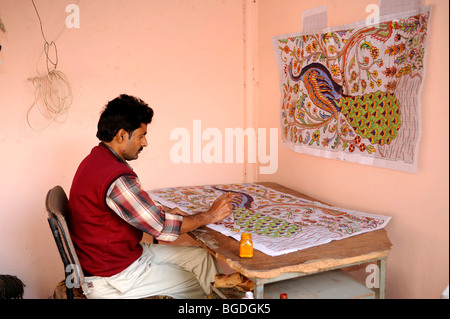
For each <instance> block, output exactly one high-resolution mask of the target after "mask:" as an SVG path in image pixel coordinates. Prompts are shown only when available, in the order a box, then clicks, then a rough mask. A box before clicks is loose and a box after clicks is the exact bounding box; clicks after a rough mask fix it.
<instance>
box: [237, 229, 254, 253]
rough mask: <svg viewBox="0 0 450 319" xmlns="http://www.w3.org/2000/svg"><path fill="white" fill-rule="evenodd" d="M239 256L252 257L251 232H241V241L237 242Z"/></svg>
mask: <svg viewBox="0 0 450 319" xmlns="http://www.w3.org/2000/svg"><path fill="white" fill-rule="evenodd" d="M239 257H241V258H252V257H253V241H252V234H250V233H242V235H241V241H240V242H239Z"/></svg>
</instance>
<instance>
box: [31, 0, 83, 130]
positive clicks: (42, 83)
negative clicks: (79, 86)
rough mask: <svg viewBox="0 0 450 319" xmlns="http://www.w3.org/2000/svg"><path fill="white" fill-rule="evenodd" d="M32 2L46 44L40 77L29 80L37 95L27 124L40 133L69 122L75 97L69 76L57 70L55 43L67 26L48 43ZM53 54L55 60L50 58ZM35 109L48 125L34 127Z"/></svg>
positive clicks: (37, 64) (37, 68) (37, 69)
mask: <svg viewBox="0 0 450 319" xmlns="http://www.w3.org/2000/svg"><path fill="white" fill-rule="evenodd" d="M31 2H32V4H33V7H34V9H35V11H36V14H37V17H38V19H39V24H40V27H41V34H42V37H43V38H44V41H45V43H44V50H43V51H42V53H41V55H40V56H39V58H38V61H37V63H36V71H37V73H38V76H35V77H33V78H29V79H28V80H30V81H31V82H32V83H33V85H34V87H35V93H34V102H33V104H32V105H31V107H30V108H29V109H28V112H27V122H28V125H29V126H30V128H32V129H33V130H35V131H40V130H43V129H45V128H46V127H47V126H49V125H50V124H51V123H52V122H58V123H64V122H65V121H66V120H67V115H68V111H69V108H70V106H71V104H72V100H73V96H72V89H71V87H70V83H69V81H68V79H67V76H66V75H65V74H64V73H63V72H61V71H59V70H57V66H58V50H57V48H56V43H55V41H56V40H58V38H59V37H60V36H61V34H62V33H63V31H64V30H65V28H66V26H64V27H63V29H62V30H61V32H60V33H59V34H58V36H57V37H56V38H55V40H53V41H51V42H48V41H47V39H46V37H45V34H44V29H43V26H42V20H41V17H40V16H39V12H38V10H37V8H36V5H35V3H34V0H31ZM78 2H79V1H78ZM51 53H52V55H53V58H51V57H50V55H51ZM43 55H45V63H46V67H47V72H46V74H41V73H40V72H39V62H40V60H41V58H42V56H43ZM35 108H37V109H38V110H39V112H40V113H41V114H42V115H43V116H44V117H45V118H47V119H48V121H47V123H46V124H45V125H43V126H41V127H39V128H36V127H34V126H33V125H32V124H31V122H30V112H31V111H32V110H33V109H35Z"/></svg>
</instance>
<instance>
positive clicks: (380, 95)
mask: <svg viewBox="0 0 450 319" xmlns="http://www.w3.org/2000/svg"><path fill="white" fill-rule="evenodd" d="M289 76H290V78H291V79H292V80H294V81H296V82H298V81H302V82H303V84H304V86H305V88H306V90H307V92H308V95H309V98H310V99H311V101H312V103H314V105H315V106H317V107H319V108H320V109H322V110H324V111H325V112H326V115H325V116H328V117H330V116H332V117H334V118H335V119H336V120H337V119H338V115H339V113H341V114H343V115H344V116H345V118H346V119H347V122H348V123H349V125H350V126H352V127H353V129H354V130H355V132H356V133H357V134H359V135H360V136H361V137H362V138H366V139H368V140H369V141H370V143H371V144H379V145H386V144H390V143H391V142H392V140H394V139H395V138H396V137H397V134H398V130H399V129H400V126H401V118H400V115H401V111H400V103H399V101H398V99H397V98H396V96H395V95H394V94H393V93H390V92H382V91H376V92H374V93H368V94H364V95H358V96H350V95H346V94H344V93H343V89H342V86H341V85H339V84H338V83H336V82H335V81H334V80H333V78H332V76H331V74H330V72H329V71H328V70H327V68H326V67H325V66H323V65H322V64H320V63H311V64H309V65H307V66H305V67H304V68H302V70H301V72H300V74H299V75H297V76H296V75H294V74H293V72H292V61H291V63H290V64H289ZM322 116H324V115H322Z"/></svg>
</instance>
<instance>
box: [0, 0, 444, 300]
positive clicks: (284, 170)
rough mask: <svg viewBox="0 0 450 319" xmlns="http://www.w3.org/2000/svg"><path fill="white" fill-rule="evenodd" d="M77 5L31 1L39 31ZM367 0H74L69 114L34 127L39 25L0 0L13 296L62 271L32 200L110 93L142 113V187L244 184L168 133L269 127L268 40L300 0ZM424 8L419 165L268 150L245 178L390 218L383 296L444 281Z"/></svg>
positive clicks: (32, 294) (23, 8) (293, 21)
mask: <svg viewBox="0 0 450 319" xmlns="http://www.w3.org/2000/svg"><path fill="white" fill-rule="evenodd" d="M77 1H78V0H72V1H71V0H63V1H62V0H35V3H36V5H37V7H38V9H39V13H40V15H41V18H42V21H43V24H44V31H45V34H46V37H47V38H48V39H49V40H52V39H54V38H55V37H56V36H57V35H58V34H59V32H60V31H61V30H62V28H63V27H64V22H65V19H66V17H67V16H68V15H69V13H66V12H65V8H66V6H67V5H68V4H71V3H76V2H77ZM372 2H373V1H372ZM369 3H370V1H359V0H358V1H356V0H354V1H353V0H345V1H344V0H340V1H325V0H317V1H314V3H312V2H310V4H308V2H305V1H294V0H276V1H275V0H260V1H255V2H254V1H253V0H242V1H238V0H229V1H222V0H184V1H181V0H179V1H176V0H170V1H156V0H146V1H138V0H109V1H102V0H89V1H86V0H81V2H80V3H79V8H80V28H78V29H65V30H64V32H63V33H62V34H61V36H60V38H59V39H58V40H57V46H58V53H59V65H58V69H59V70H60V71H62V72H64V73H65V74H66V75H67V76H68V78H69V80H70V83H71V85H72V89H73V94H74V101H73V104H72V107H71V109H70V111H69V116H68V119H67V121H66V122H65V123H64V124H55V123H54V124H52V125H50V126H49V127H48V128H47V129H45V130H43V131H40V132H35V131H33V130H31V129H30V128H29V127H28V125H27V122H26V113H27V110H28V108H29V107H30V105H31V104H32V102H33V94H34V89H33V86H32V85H31V83H30V82H29V81H27V79H28V78H29V77H33V76H36V75H37V74H36V62H37V59H38V57H39V55H40V53H41V50H42V45H43V39H42V36H41V34H40V30H39V23H38V20H37V17H36V14H35V12H34V8H33V6H32V4H31V1H27V0H18V1H12V0H0V17H1V18H2V20H3V22H4V23H5V26H6V28H7V30H8V33H7V34H6V35H4V34H1V33H0V44H1V45H2V47H3V48H2V51H1V52H0V61H2V64H0V109H1V110H2V116H1V117H0V127H1V132H2V134H1V135H0V147H1V152H2V153H1V154H2V156H1V165H0V181H1V183H0V273H1V274H13V275H17V276H18V277H19V278H21V279H22V280H23V281H24V282H25V284H26V285H27V287H26V289H25V297H26V298H47V297H48V296H49V295H50V294H51V293H52V291H53V288H54V286H55V284H56V283H57V282H58V281H59V280H61V279H62V277H63V273H62V264H61V262H60V260H59V256H58V254H57V251H56V247H55V244H54V242H53V238H52V237H51V235H50V232H49V228H48V225H47V221H46V212H45V210H44V198H45V195H46V193H47V191H48V189H50V188H51V187H52V186H54V185H56V184H60V185H61V186H63V187H64V188H65V189H66V191H68V190H69V188H70V183H71V180H72V177H73V174H74V173H75V170H76V167H77V166H78V164H79V162H80V161H81V160H82V158H83V157H84V156H85V155H86V154H87V153H88V152H89V150H90V149H91V147H92V146H94V145H95V144H96V143H97V142H98V141H97V139H96V137H95V132H96V124H97V120H98V115H99V112H100V110H101V109H102V107H103V105H104V104H105V103H106V102H107V101H108V100H109V99H112V98H114V97H115V96H117V95H118V94H120V93H129V94H133V95H136V96H138V97H140V98H142V99H144V100H145V101H147V102H148V103H149V104H150V105H151V106H152V107H153V108H154V110H155V113H156V115H155V118H154V122H153V123H152V125H151V126H150V130H149V143H150V146H149V147H148V148H147V149H146V150H145V151H144V152H143V153H141V156H140V159H139V160H138V161H136V162H133V163H132V166H133V167H134V168H135V170H136V172H137V173H138V174H139V176H140V178H141V181H142V183H143V184H144V185H145V187H147V188H149V189H150V188H156V187H164V186H169V185H170V186H173V185H186V184H207V183H215V182H224V183H225V182H241V181H244V180H253V179H254V177H253V176H254V174H255V172H256V171H255V170H254V169H253V166H254V165H245V164H216V163H213V164H206V163H204V162H201V163H196V164H193V163H190V164H175V163H173V162H172V161H171V159H170V150H171V147H172V146H173V145H174V143H175V141H171V140H170V133H171V132H172V131H173V130H174V129H175V128H185V129H187V130H188V131H189V132H190V133H191V137H192V135H193V131H192V125H193V120H201V123H202V129H203V130H204V129H206V128H209V127H215V128H218V129H219V130H220V131H221V132H224V129H225V128H245V127H247V126H252V125H255V124H256V126H259V127H261V128H267V129H268V128H274V127H275V128H277V127H279V113H278V109H279V90H278V73H277V72H278V71H277V69H276V64H275V58H274V54H273V50H272V47H271V37H272V36H274V35H278V34H284V33H287V32H295V31H299V30H300V29H301V13H302V11H303V10H305V9H309V8H312V7H315V6H319V5H323V4H328V17H329V20H328V21H329V25H330V26H331V25H337V24H343V23H349V22H353V21H355V20H361V19H364V18H365V6H366V5H367V4H369ZM428 3H433V4H435V10H434V12H433V17H432V20H431V23H432V25H431V32H430V39H429V40H430V44H429V54H428V59H427V61H426V63H427V65H426V66H427V78H426V82H425V85H424V90H423V96H422V102H423V131H424V132H423V136H422V140H421V144H420V156H419V173H418V174H406V173H400V172H395V171H389V170H384V169H378V168H373V167H366V166H361V165H356V164H350V163H344V162H339V161H334V160H326V159H320V158H315V157H310V156H304V155H300V154H295V153H293V152H291V151H289V150H287V149H283V148H281V147H280V148H279V149H278V152H279V165H278V166H279V168H278V171H277V173H276V174H273V175H260V176H257V178H258V179H259V180H272V181H277V182H279V183H281V184H284V185H286V186H290V187H292V188H294V189H297V190H299V191H302V192H305V193H308V194H311V195H313V196H316V197H318V198H320V199H322V200H324V201H327V202H329V203H331V204H335V205H339V206H344V207H348V208H352V209H357V210H363V211H368V212H373V213H384V214H389V215H391V216H392V217H393V220H392V221H391V223H390V224H389V226H388V228H387V230H388V232H389V236H390V238H391V241H392V242H393V244H394V249H393V251H392V254H391V256H390V258H389V261H388V279H387V296H388V297H391V298H416V297H425V298H434V297H437V296H438V295H439V294H440V293H441V291H442V290H443V289H444V287H445V286H446V285H447V283H448V210H449V206H448V202H449V201H448V135H445V134H444V138H442V135H440V132H442V131H444V132H448V47H443V46H442V44H441V40H442V39H447V38H448V2H447V1H445V0H443V1H438V0H434V1H427V4H428ZM244 5H246V10H245V13H244V12H243V6H244ZM255 6H256V8H255ZM350 8H351V12H352V14H350V13H349V12H350ZM256 13H257V14H258V15H256ZM441 25H446V26H447V28H446V29H445V30H442V29H440V26H441ZM244 38H245V39H246V41H245V42H244V41H243V39H244ZM258 39H259V42H256V41H257V40H258ZM255 44H256V46H255ZM441 61H442V62H441ZM41 62H42V61H41ZM442 64H444V65H442ZM254 67H255V68H254ZM40 70H41V71H43V69H42V64H41V68H40ZM442 70H446V71H445V72H442ZM244 83H245V85H244ZM431 107H433V111H431ZM33 119H35V122H34V123H38V118H37V117H33ZM438 136H439V137H440V138H439V139H438V138H436V137H438ZM204 144H205V141H203V144H202V145H204ZM436 154H437V155H436ZM303 167H306V168H307V169H303ZM249 168H250V169H249ZM252 169H253V171H251V170H252ZM349 176H350V177H354V178H355V181H351V180H350V179H349ZM330 181H331V183H330ZM386 181H388V183H386ZM334 185H338V186H334Z"/></svg>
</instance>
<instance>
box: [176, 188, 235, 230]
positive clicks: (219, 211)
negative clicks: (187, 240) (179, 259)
mask: <svg viewBox="0 0 450 319" xmlns="http://www.w3.org/2000/svg"><path fill="white" fill-rule="evenodd" d="M231 213H233V203H232V197H231V196H230V194H229V193H228V194H223V195H222V196H220V197H218V198H217V199H216V200H215V201H214V203H213V204H212V205H211V208H210V209H208V210H207V211H206V212H202V213H198V214H195V215H189V216H184V217H183V223H182V224H181V230H180V233H187V232H190V231H193V230H194V229H197V228H199V227H202V226H206V225H209V224H213V223H217V222H220V221H221V220H223V219H224V218H226V217H228V216H229V215H230V214H231ZM180 215H181V214H180Z"/></svg>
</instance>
